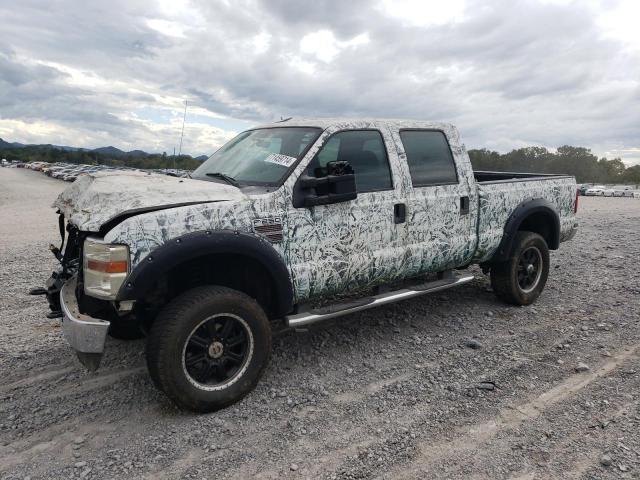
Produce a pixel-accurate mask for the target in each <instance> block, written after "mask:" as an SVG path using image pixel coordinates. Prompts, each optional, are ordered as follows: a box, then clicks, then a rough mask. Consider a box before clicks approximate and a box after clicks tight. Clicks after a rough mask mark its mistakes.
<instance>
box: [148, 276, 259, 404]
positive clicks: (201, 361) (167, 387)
mask: <svg viewBox="0 0 640 480" xmlns="http://www.w3.org/2000/svg"><path fill="white" fill-rule="evenodd" d="M270 355H271V329H270V325H269V321H268V319H267V317H266V315H265V313H264V311H263V310H262V308H261V307H260V305H258V303H257V302H256V301H255V300H254V299H253V298H251V297H249V296H248V295H245V294H244V293H242V292H238V291H236V290H232V289H230V288H226V287H216V286H206V287H198V288H195V289H193V290H189V291H187V292H185V293H183V294H182V295H180V296H179V297H177V298H176V299H175V300H173V301H172V302H171V303H169V304H168V305H167V306H166V307H165V308H164V310H162V312H161V313H160V315H159V316H158V318H157V319H156V321H155V322H154V324H153V326H152V327H151V331H150V333H149V338H148V343H147V366H148V368H149V373H150V375H151V378H152V379H153V381H154V383H155V384H156V385H157V386H158V387H159V388H160V389H161V390H162V391H164V392H165V393H166V394H167V396H168V397H169V398H171V400H173V401H174V402H175V403H176V404H177V405H178V406H180V407H182V408H186V409H189V410H193V411H197V412H211V411H214V410H218V409H220V408H223V407H226V406H228V405H230V404H232V403H234V402H237V401H238V400H240V399H241V398H242V397H244V396H245V395H246V394H247V393H249V392H250V391H251V390H252V389H253V388H254V387H255V385H256V384H257V383H258V380H259V379H260V377H261V376H262V372H263V371H264V368H265V367H266V365H267V363H268V361H269V357H270Z"/></svg>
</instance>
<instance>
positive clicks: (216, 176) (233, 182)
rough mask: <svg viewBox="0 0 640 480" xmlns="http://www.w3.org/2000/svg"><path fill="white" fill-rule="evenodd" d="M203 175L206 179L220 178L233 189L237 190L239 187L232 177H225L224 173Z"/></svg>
mask: <svg viewBox="0 0 640 480" xmlns="http://www.w3.org/2000/svg"><path fill="white" fill-rule="evenodd" d="M205 175H206V176H207V177H214V178H221V179H222V180H224V181H225V182H227V183H229V184H231V185H233V186H234V187H237V188H239V187H240V184H239V183H238V181H237V180H236V179H235V178H233V177H232V176H230V175H227V174H226V173H222V172H213V173H211V172H209V173H205Z"/></svg>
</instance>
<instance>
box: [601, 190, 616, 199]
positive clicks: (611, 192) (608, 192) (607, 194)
mask: <svg viewBox="0 0 640 480" xmlns="http://www.w3.org/2000/svg"><path fill="white" fill-rule="evenodd" d="M615 193H616V191H615V190H614V189H613V188H605V190H604V192H603V193H602V195H604V196H605V197H615Z"/></svg>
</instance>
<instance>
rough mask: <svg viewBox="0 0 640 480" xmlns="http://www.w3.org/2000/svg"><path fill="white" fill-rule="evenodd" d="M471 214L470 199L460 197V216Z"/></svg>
mask: <svg viewBox="0 0 640 480" xmlns="http://www.w3.org/2000/svg"><path fill="white" fill-rule="evenodd" d="M468 214H469V197H466V196H465V197H460V215H468Z"/></svg>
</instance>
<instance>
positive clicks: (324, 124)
mask: <svg viewBox="0 0 640 480" xmlns="http://www.w3.org/2000/svg"><path fill="white" fill-rule="evenodd" d="M381 123H382V124H386V125H389V126H392V127H395V128H429V129H437V130H449V131H451V130H455V127H454V125H453V124H451V123H444V122H432V121H424V120H402V119H393V118H357V117H354V118H322V117H319V118H313V117H291V118H287V119H284V120H280V121H277V122H273V123H268V124H265V125H259V126H257V127H255V128H273V127H319V128H322V129H327V128H329V127H334V126H337V127H340V128H364V127H366V126H367V125H373V124H381Z"/></svg>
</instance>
